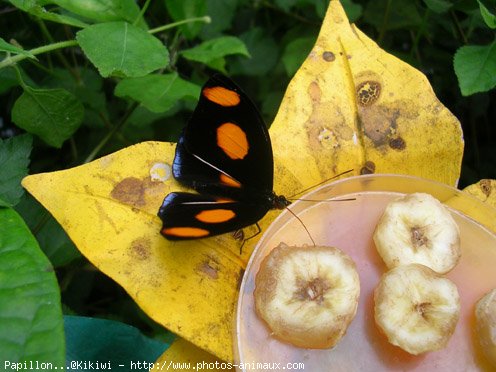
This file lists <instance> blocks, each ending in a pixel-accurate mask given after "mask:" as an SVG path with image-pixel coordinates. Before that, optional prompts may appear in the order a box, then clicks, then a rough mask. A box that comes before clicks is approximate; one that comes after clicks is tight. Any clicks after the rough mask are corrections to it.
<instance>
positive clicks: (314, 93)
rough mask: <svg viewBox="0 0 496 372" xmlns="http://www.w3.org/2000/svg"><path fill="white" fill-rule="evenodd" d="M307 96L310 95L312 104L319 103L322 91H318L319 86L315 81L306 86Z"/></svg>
mask: <svg viewBox="0 0 496 372" xmlns="http://www.w3.org/2000/svg"><path fill="white" fill-rule="evenodd" d="M308 94H309V95H310V98H311V99H312V101H313V104H315V103H319V102H320V98H321V96H322V91H321V90H320V87H319V84H318V83H317V82H316V81H312V82H311V83H310V85H309V86H308Z"/></svg>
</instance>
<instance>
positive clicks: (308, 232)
mask: <svg viewBox="0 0 496 372" xmlns="http://www.w3.org/2000/svg"><path fill="white" fill-rule="evenodd" d="M286 209H287V210H288V212H289V213H291V214H292V215H293V216H294V218H296V219H297V220H298V221H300V223H301V226H303V228H304V229H305V231H306V232H307V234H308V237H309V238H310V240H311V241H312V244H313V246H314V247H315V246H316V244H315V241H314V240H313V238H312V235H310V231H308V229H307V227H306V226H305V224H304V223H303V221H302V220H301V218H300V217H298V216H297V215H296V213H294V212H293V211H292V210H291V209H290V208H289V207H286Z"/></svg>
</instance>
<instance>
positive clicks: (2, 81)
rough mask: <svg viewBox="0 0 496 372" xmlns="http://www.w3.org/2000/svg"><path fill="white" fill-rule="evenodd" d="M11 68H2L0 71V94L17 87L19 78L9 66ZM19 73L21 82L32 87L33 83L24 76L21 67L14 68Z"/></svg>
mask: <svg viewBox="0 0 496 372" xmlns="http://www.w3.org/2000/svg"><path fill="white" fill-rule="evenodd" d="M10 67H11V68H2V69H0V94H2V93H5V92H6V91H8V90H9V89H10V88H12V87H15V86H17V85H19V84H20V83H19V78H18V76H17V74H16V72H15V70H14V69H13V68H12V66H10ZM16 67H17V68H18V69H19V71H20V73H21V77H22V80H23V81H24V82H26V83H27V84H29V85H34V84H35V83H34V82H33V81H32V80H31V78H30V77H29V76H28V75H26V73H25V72H24V70H23V69H22V68H21V66H18V65H17V66H16Z"/></svg>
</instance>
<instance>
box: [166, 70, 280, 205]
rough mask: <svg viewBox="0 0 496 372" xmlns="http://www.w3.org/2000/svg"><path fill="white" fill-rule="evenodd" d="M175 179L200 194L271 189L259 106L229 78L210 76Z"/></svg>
mask: <svg viewBox="0 0 496 372" xmlns="http://www.w3.org/2000/svg"><path fill="white" fill-rule="evenodd" d="M173 174H174V177H175V178H176V179H177V180H178V181H179V182H181V183H183V184H185V185H188V186H190V187H192V188H194V189H196V190H197V191H199V192H201V193H208V194H213V195H232V196H237V197H238V198H240V197H241V198H243V197H250V196H251V195H253V194H257V193H258V194H260V195H266V194H268V193H271V192H272V186H273V158H272V146H271V143H270V137H269V133H268V130H267V127H266V126H265V123H264V121H263V119H262V117H261V116H260V113H259V112H258V110H257V109H256V107H255V105H254V104H253V103H252V101H251V100H250V99H249V98H248V96H247V95H246V94H245V93H243V92H242V90H241V89H240V88H239V87H237V86H236V85H235V84H234V83H233V82H232V81H231V80H230V79H228V78H227V77H225V76H222V75H215V76H213V77H212V78H210V79H209V80H208V81H207V82H206V83H205V85H204V86H203V88H202V91H201V95H200V99H199V102H198V105H197V107H196V109H195V111H194V113H193V115H192V117H191V119H190V120H189V122H188V124H187V126H186V128H185V129H184V132H183V134H182V136H181V138H180V140H179V142H178V145H177V148H176V156H175V159H174V164H173Z"/></svg>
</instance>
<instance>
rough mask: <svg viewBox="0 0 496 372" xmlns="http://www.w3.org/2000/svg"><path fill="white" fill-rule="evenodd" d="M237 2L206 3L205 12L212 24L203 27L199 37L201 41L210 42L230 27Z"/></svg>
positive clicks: (211, 0) (221, 0)
mask: <svg viewBox="0 0 496 372" xmlns="http://www.w3.org/2000/svg"><path fill="white" fill-rule="evenodd" d="M237 6H238V2H237V1H233V0H209V1H207V10H206V14H208V15H209V16H210V17H211V19H212V22H210V23H208V24H205V25H203V29H202V30H201V34H200V37H201V38H202V39H203V40H210V39H213V38H214V37H218V36H220V34H221V33H222V32H223V31H225V30H227V29H229V28H230V27H231V23H232V21H233V19H234V16H235V13H236V8H237Z"/></svg>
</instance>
